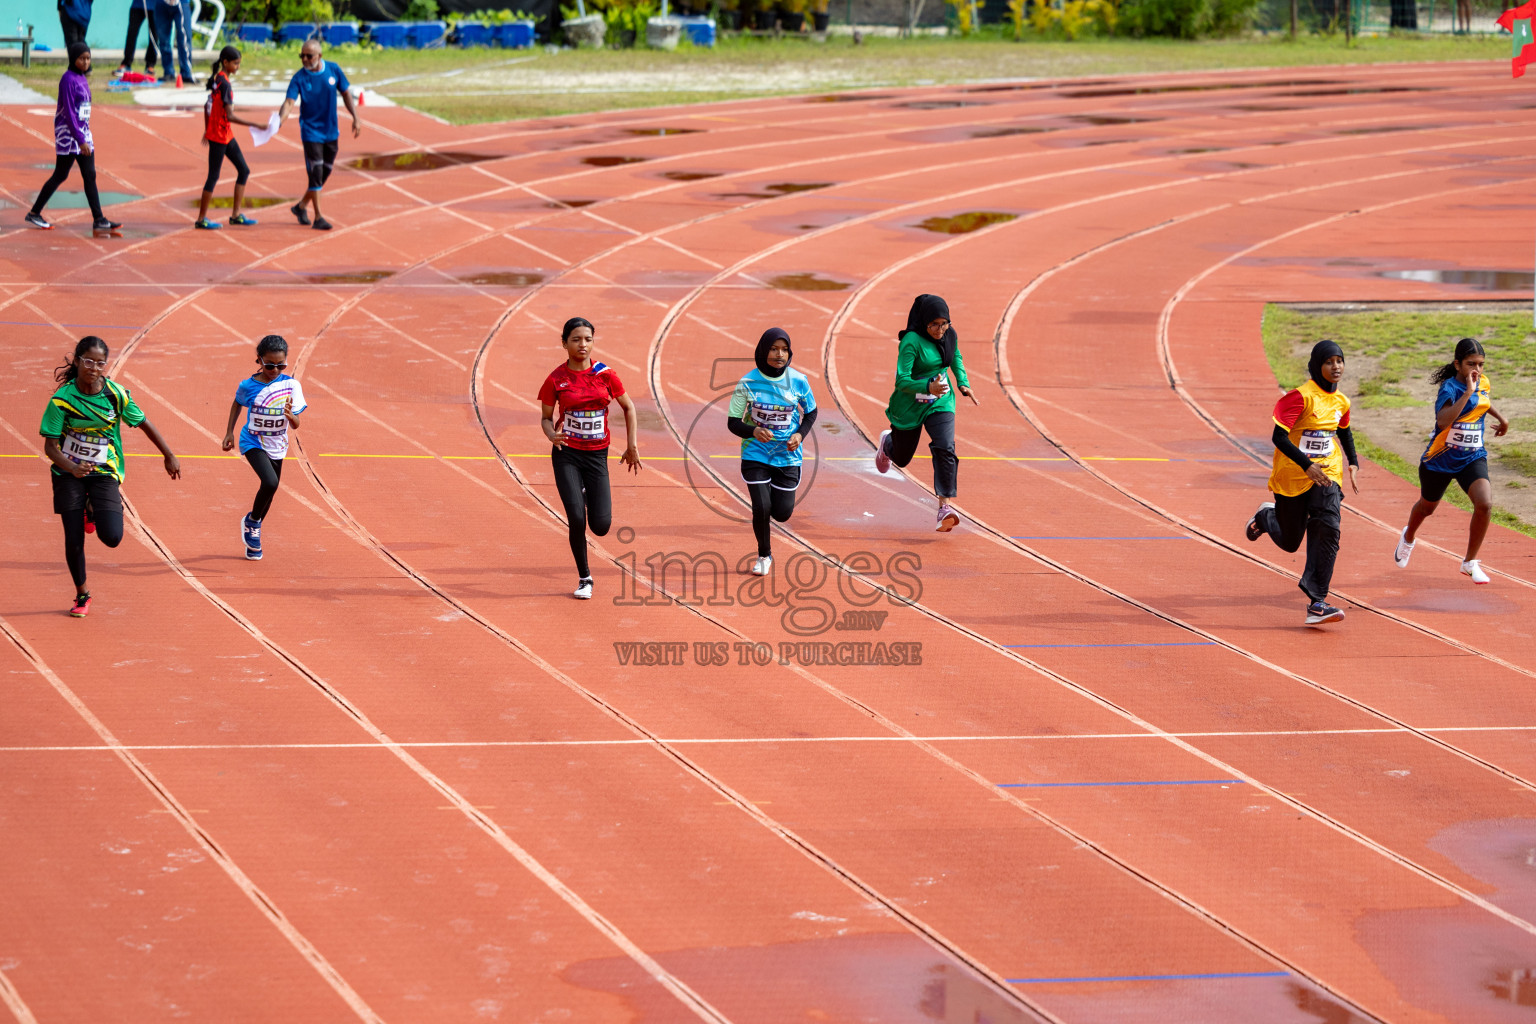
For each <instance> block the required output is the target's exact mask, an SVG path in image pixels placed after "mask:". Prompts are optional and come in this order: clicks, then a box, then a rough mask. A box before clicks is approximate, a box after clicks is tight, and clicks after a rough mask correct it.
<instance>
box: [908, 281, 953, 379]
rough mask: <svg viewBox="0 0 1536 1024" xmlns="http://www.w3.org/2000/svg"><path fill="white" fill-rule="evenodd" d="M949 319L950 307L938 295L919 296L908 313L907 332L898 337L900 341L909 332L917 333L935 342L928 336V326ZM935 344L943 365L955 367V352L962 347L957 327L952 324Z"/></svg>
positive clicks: (913, 301)
mask: <svg viewBox="0 0 1536 1024" xmlns="http://www.w3.org/2000/svg"><path fill="white" fill-rule="evenodd" d="M940 319H943V320H948V319H949V305H948V304H947V303H946V302H945V301H944V300H943V299H941V298H939V297H938V296H937V295H919V296H918V297H917V298H915V299H913V300H912V309H911V311H910V312H908V313H907V327H906V330H904V331H902V332H901V333H900V334H898V335H896V340H897V341H900V340H901V339H902V338H903V337H905V336H906V334H907V331H913V332H915V333H916V334H917V335H918V336H919V337H921V338H926V339H927V340H929V341H933V338H932V337H930V336H929V334H928V325H929V324H931V323H933V322H934V321H935V320H940ZM934 344H936V345H938V346H939V358H940V359H941V360H942V365H944V366H953V365H954V363H955V350H956V349H958V348H959V347H960V338H959V337H958V336H957V335H956V334H955V325H954V324H950V325H949V328H948V329H947V330H946V331H945V332H944V337H942V338H940V339H939V340H938V341H936V342H934Z"/></svg>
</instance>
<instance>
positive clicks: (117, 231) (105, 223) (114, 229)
mask: <svg viewBox="0 0 1536 1024" xmlns="http://www.w3.org/2000/svg"><path fill="white" fill-rule="evenodd" d="M91 231H92V232H94V233H95V235H96V236H97V237H98V238H100V237H101V236H102V235H110V236H112V237H113V238H121V237H123V226H122V225H121V224H119V223H118V222H117V221H115V220H108V219H107V218H105V217H103V218H101V219H100V220H98V221H96V222H95V223H93V224H92V225H91Z"/></svg>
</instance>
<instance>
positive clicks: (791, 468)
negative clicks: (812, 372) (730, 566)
mask: <svg viewBox="0 0 1536 1024" xmlns="http://www.w3.org/2000/svg"><path fill="white" fill-rule="evenodd" d="M793 358H794V352H793V351H791V349H790V347H789V335H788V334H786V333H785V332H784V331H783V330H782V329H781V328H778V327H770V328H768V330H766V331H764V332H763V336H762V337H761V338H759V339H758V341H757V351H756V353H755V354H754V359H755V360H756V362H757V369H755V370H752V371H750V372H749V373H747V374H746V376H744V377H742V378H741V380H740V381H739V382H738V383H737V385H736V392H735V393H734V394H733V395H731V406H730V411H729V413H728V414H727V416H726V421H725V424H726V427H727V428H728V429H729V430H730V432H731V433H733V434H735V435H736V436H737V437H739V438H741V478H742V479H743V480H745V481H746V483H747V493H748V494H749V495H751V497H752V532H753V533H754V534H755V535H756V536H757V560H756V561H755V562H753V563H752V574H753V575H754V576H767V575H768V574H769V573H771V572H773V549H772V547H771V546H770V543H769V538H770V532H769V531H770V526H771V524H770V522H769V520H770V519H772V520H775V521H777V522H780V523H787V522H789V517H790V516H791V515H793V514H794V511H795V491H797V490H799V488H800V464H801V462H802V461H803V455H802V449H803V447H804V446H803V445H802V444H801V441H802V440H803V439H804V437H805V435H807V434H809V433H810V432H811V428H812V427H813V426H815V424H816V396H815V395H814V394H812V393H811V382H810V381H808V380H806V379H805V374H803V373H801V372H800V371H799V370H792V369H790V367H789V361H790V360H791V359H793Z"/></svg>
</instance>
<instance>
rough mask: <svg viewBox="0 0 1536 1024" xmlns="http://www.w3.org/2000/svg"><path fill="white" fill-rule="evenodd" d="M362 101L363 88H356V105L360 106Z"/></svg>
mask: <svg viewBox="0 0 1536 1024" xmlns="http://www.w3.org/2000/svg"><path fill="white" fill-rule="evenodd" d="M363 102H364V101H363V90H361V89H359V90H357V105H358V106H360V107H361V106H362V105H363Z"/></svg>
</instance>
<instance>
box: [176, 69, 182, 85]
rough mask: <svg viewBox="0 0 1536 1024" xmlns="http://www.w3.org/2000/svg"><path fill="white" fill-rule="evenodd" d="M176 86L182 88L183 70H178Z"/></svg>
mask: <svg viewBox="0 0 1536 1024" xmlns="http://www.w3.org/2000/svg"><path fill="white" fill-rule="evenodd" d="M176 88H178V89H180V88H181V72H180V71H178V72H176Z"/></svg>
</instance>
